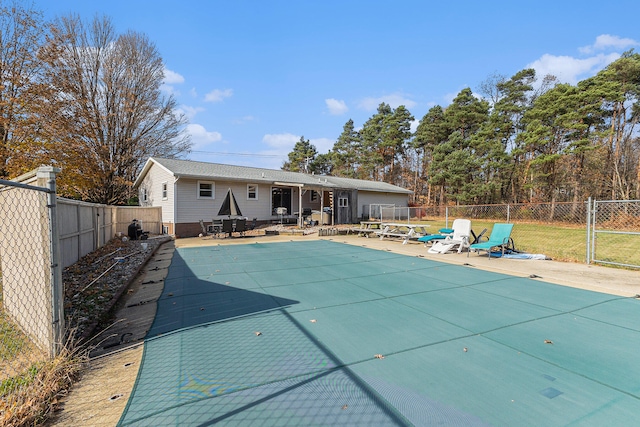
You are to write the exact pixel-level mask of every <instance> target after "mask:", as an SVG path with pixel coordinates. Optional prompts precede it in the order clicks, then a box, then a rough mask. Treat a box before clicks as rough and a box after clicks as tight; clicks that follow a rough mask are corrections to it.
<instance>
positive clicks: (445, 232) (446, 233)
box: [418, 219, 471, 246]
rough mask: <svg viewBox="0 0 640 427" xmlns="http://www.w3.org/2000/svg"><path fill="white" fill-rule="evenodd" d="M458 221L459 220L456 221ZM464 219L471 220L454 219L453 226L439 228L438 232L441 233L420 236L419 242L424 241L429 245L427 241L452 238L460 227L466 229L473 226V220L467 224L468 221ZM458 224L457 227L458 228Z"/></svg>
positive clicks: (432, 241)
mask: <svg viewBox="0 0 640 427" xmlns="http://www.w3.org/2000/svg"><path fill="white" fill-rule="evenodd" d="M456 221H457V222H456ZM463 221H469V220H466V219H465V220H463V219H456V220H455V221H453V225H452V226H451V227H452V228H441V229H440V230H438V232H439V233H440V234H427V235H426V236H422V237H420V238H418V241H419V242H422V243H424V245H425V246H427V243H430V242H431V243H435V242H436V241H437V240H444V239H446V238H447V237H449V238H451V237H453V235H454V232H455V231H458V229H459V228H464V229H470V228H471V225H470V224H471V222H470V221H469V225H468V226H467V224H466V223H463ZM456 225H457V228H456ZM466 235H467V238H468V237H469V230H467V233H466Z"/></svg>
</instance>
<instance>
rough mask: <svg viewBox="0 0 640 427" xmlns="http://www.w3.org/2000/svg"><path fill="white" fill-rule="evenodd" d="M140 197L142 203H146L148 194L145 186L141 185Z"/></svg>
mask: <svg viewBox="0 0 640 427" xmlns="http://www.w3.org/2000/svg"><path fill="white" fill-rule="evenodd" d="M140 197H141V198H142V202H143V203H147V201H148V200H149V195H148V194H147V187H142V195H141V196H140Z"/></svg>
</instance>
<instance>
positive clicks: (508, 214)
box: [507, 203, 511, 222]
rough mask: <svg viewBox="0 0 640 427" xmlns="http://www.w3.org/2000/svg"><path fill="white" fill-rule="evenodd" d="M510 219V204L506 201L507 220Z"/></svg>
mask: <svg viewBox="0 0 640 427" xmlns="http://www.w3.org/2000/svg"><path fill="white" fill-rule="evenodd" d="M510 219H511V205H510V204H508V203H507V222H510V221H509V220H510Z"/></svg>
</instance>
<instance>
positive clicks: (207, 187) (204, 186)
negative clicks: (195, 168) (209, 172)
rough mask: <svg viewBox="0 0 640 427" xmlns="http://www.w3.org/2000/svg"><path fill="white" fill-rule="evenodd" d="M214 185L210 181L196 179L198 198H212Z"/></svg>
mask: <svg viewBox="0 0 640 427" xmlns="http://www.w3.org/2000/svg"><path fill="white" fill-rule="evenodd" d="M215 190H216V187H215V184H214V183H213V182H211V181H198V199H213V198H214V193H215Z"/></svg>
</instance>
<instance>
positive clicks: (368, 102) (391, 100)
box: [358, 93, 417, 111]
mask: <svg viewBox="0 0 640 427" xmlns="http://www.w3.org/2000/svg"><path fill="white" fill-rule="evenodd" d="M383 102H384V103H386V104H389V106H390V107H391V108H398V107H399V106H401V105H404V106H405V107H407V108H408V109H411V108H413V107H415V106H416V105H417V104H416V102H415V101H413V100H411V99H409V98H407V97H406V96H404V95H403V94H400V93H394V94H391V95H385V96H381V97H378V98H374V97H368V98H364V99H363V100H362V101H360V103H359V104H358V107H360V108H361V109H363V110H366V111H375V110H376V109H377V108H378V106H379V105H380V104H381V103H383Z"/></svg>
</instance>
